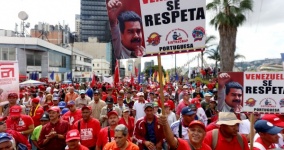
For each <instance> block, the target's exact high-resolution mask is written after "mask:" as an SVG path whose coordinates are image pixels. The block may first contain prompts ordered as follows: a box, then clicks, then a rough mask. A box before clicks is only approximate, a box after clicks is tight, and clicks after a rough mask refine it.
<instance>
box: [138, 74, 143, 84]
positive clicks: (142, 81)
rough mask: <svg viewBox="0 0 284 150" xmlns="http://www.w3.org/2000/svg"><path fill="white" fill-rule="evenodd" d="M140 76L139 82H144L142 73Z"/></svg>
mask: <svg viewBox="0 0 284 150" xmlns="http://www.w3.org/2000/svg"><path fill="white" fill-rule="evenodd" d="M140 76H141V79H140V81H141V83H143V82H144V80H143V78H144V74H143V73H142V74H141V75H140ZM139 78H140V77H139Z"/></svg>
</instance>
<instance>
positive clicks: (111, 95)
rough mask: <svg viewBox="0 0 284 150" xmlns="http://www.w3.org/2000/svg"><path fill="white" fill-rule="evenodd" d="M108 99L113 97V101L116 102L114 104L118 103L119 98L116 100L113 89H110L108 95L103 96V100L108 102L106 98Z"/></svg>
mask: <svg viewBox="0 0 284 150" xmlns="http://www.w3.org/2000/svg"><path fill="white" fill-rule="evenodd" d="M107 97H112V98H113V101H114V104H116V103H117V98H116V96H115V95H114V94H113V93H112V88H111V87H109V88H108V89H107V94H106V95H103V97H102V100H104V101H106V98H107Z"/></svg>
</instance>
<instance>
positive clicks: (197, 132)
mask: <svg viewBox="0 0 284 150" xmlns="http://www.w3.org/2000/svg"><path fill="white" fill-rule="evenodd" d="M159 123H160V124H162V125H163V131H164V135H165V138H166V141H167V143H168V145H169V146H170V147H171V148H173V149H176V150H194V149H196V150H211V148H210V147H209V146H208V145H207V144H205V143H204V142H203V140H204V137H205V135H206V132H205V125H204V124H203V123H202V122H201V121H198V120H194V121H192V122H191V123H190V124H189V125H188V130H187V132H188V138H189V141H187V140H184V139H182V138H175V137H174V134H173V132H172V131H171V128H170V126H169V123H168V121H167V116H166V115H162V116H160V120H159Z"/></svg>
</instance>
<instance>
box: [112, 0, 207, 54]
mask: <svg viewBox="0 0 284 150" xmlns="http://www.w3.org/2000/svg"><path fill="white" fill-rule="evenodd" d="M205 6H206V0H198V1H195V0H167V1H153V0H107V9H108V16H109V21H110V28H111V34H112V42H113V47H114V56H115V58H116V59H128V58H137V57H142V56H144V57H145V56H153V55H157V54H161V55H166V54H174V53H186V52H194V51H200V50H203V49H204V47H205V40H206V37H205V14H206V8H205Z"/></svg>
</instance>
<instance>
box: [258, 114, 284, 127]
mask: <svg viewBox="0 0 284 150" xmlns="http://www.w3.org/2000/svg"><path fill="white" fill-rule="evenodd" d="M261 119H262V120H266V121H268V122H270V123H272V124H273V125H274V126H278V127H282V128H283V127H284V122H283V121H281V119H280V118H279V117H278V116H277V115H274V114H265V115H264V116H263V117H262V118H261Z"/></svg>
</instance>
